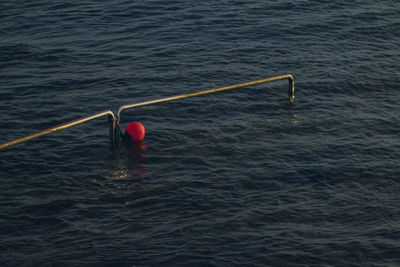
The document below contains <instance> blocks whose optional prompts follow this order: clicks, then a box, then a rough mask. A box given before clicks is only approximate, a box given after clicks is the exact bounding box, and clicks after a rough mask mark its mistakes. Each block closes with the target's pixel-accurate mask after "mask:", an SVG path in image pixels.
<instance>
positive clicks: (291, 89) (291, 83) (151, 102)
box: [114, 74, 294, 144]
mask: <svg viewBox="0 0 400 267" xmlns="http://www.w3.org/2000/svg"><path fill="white" fill-rule="evenodd" d="M283 79H288V80H289V90H288V93H289V101H290V102H293V101H294V78H293V76H292V75H291V74H285V75H279V76H273V77H269V78H264V79H260V80H254V81H250V82H244V83H238V84H233V85H228V86H224V87H218V88H214V89H208V90H203V91H198V92H193V93H187V94H181V95H176V96H170V97H165V98H160V99H155V100H149V101H144V102H140V103H133V104H127V105H123V106H121V107H120V108H119V109H118V112H117V113H116V127H115V133H114V138H115V144H119V142H120V141H119V138H120V127H119V123H120V120H121V112H122V111H124V110H127V109H133V108H138V107H143V106H149V105H154V104H159V103H164V102H170V101H175V100H181V99H185V98H189V97H195V96H200V95H206V94H211V93H217V92H221V91H227V90H231V89H235V88H240V87H247V86H252V85H257V84H262V83H267V82H273V81H278V80H283Z"/></svg>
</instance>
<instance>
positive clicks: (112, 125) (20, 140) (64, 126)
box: [0, 110, 116, 150]
mask: <svg viewBox="0 0 400 267" xmlns="http://www.w3.org/2000/svg"><path fill="white" fill-rule="evenodd" d="M107 115H108V116H109V121H110V142H111V143H113V142H114V137H113V135H114V132H115V126H116V117H115V115H114V113H113V112H112V111H111V110H105V111H103V112H100V113H97V114H94V115H91V116H87V117H84V118H80V119H77V120H74V121H71V122H67V123H64V124H60V125H57V126H55V127H51V128H49V129H47V130H44V131H41V132H38V133H34V134H31V135H27V136H24V137H21V138H18V139H15V140H13V141H10V142H7V143H4V144H1V145H0V150H2V149H5V148H7V147H10V146H14V145H17V144H20V143H23V142H26V141H29V140H32V139H35V138H38V137H41V136H43V135H47V134H51V133H54V132H57V131H61V130H64V129H67V128H70V127H72V126H75V125H78V124H82V123H84V122H87V121H90V120H94V119H97V118H100V117H103V116H107Z"/></svg>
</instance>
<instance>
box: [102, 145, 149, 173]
mask: <svg viewBox="0 0 400 267" xmlns="http://www.w3.org/2000/svg"><path fill="white" fill-rule="evenodd" d="M146 148H147V145H146V142H145V141H144V140H141V141H139V142H132V143H129V144H126V145H125V146H124V147H123V148H121V151H118V152H117V153H116V155H115V158H114V159H113V162H112V166H111V167H110V170H109V171H108V172H107V174H105V175H104V177H105V178H107V179H108V180H124V179H127V178H130V177H136V178H144V177H145V176H146V175H147V168H146V164H144V163H143V161H144V160H145V159H146V158H147V156H146V154H145V153H144V150H145V149H146Z"/></svg>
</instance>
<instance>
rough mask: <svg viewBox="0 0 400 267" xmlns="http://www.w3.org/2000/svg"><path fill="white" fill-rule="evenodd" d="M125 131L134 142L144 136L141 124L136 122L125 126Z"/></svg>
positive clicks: (144, 132)
mask: <svg viewBox="0 0 400 267" xmlns="http://www.w3.org/2000/svg"><path fill="white" fill-rule="evenodd" d="M125 131H126V132H127V133H128V134H129V136H130V137H131V139H132V140H134V141H140V140H142V139H143V138H144V136H145V134H146V131H145V129H144V126H143V124H141V123H140V122H137V121H134V122H131V123H129V124H128V125H127V126H126V129H125Z"/></svg>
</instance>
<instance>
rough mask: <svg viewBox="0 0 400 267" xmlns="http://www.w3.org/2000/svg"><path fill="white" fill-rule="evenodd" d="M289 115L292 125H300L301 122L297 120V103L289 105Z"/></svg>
mask: <svg viewBox="0 0 400 267" xmlns="http://www.w3.org/2000/svg"><path fill="white" fill-rule="evenodd" d="M289 114H290V123H291V124H293V125H295V124H297V123H299V120H298V119H297V115H296V114H297V110H296V103H295V102H292V103H290V104H289Z"/></svg>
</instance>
